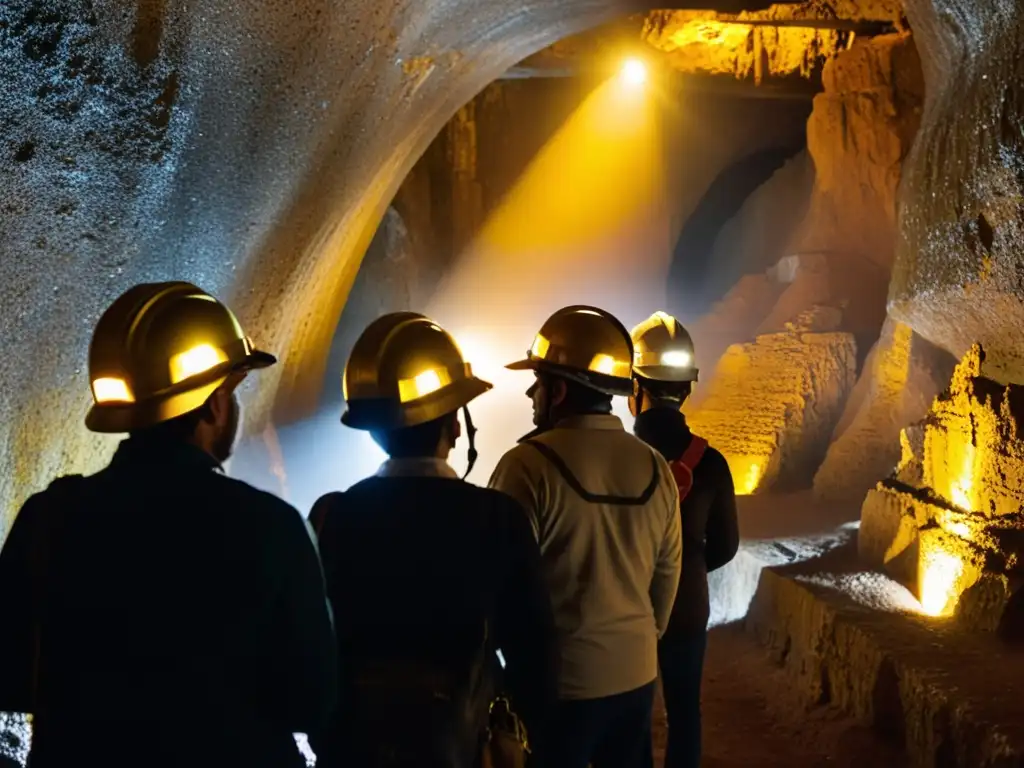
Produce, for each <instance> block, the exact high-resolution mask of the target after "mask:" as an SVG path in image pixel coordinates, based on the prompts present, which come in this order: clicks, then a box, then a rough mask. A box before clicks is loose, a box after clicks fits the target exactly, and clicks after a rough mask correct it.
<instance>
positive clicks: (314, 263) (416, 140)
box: [0, 0, 646, 532]
mask: <svg viewBox="0 0 1024 768" xmlns="http://www.w3.org/2000/svg"><path fill="white" fill-rule="evenodd" d="M645 8H646V6H645V5H644V4H643V3H632V2H621V0H598V1H597V2H593V1H590V0H571V1H570V2H556V1H555V0H542V1H541V2H533V3H531V4H530V5H529V6H528V7H525V8H524V7H519V6H515V5H509V4H508V3H506V2H503V1H502V0H483V1H481V0H456V1H455V2H446V3H443V4H442V3H423V2H413V1H412V0H406V1H404V2H393V3H387V4H383V3H365V4H357V5H353V4H351V3H345V2H340V1H337V0H308V1H307V2H302V3H299V4H298V5H297V4H296V3H293V2H289V3H264V4H259V5H258V6H255V5H254V6H253V7H251V8H247V7H243V6H240V5H239V4H237V3H228V2H224V1H223V0H201V2H200V3H198V4H197V5H193V6H190V7H188V8H186V7H185V6H184V5H182V4H178V3H174V2H168V3H166V4H165V5H164V10H165V16H164V18H163V23H162V24H160V25H159V27H160V35H159V43H158V44H157V45H156V46H155V48H148V49H147V53H146V55H145V56H144V57H143V60H142V61H139V60H136V58H135V57H134V56H133V55H132V52H133V51H134V50H135V47H136V46H135V42H136V36H135V32H134V30H135V24H134V20H135V17H136V14H137V4H136V3H132V2H127V1H124V2H118V3H115V4H112V5H110V6H103V7H100V8H93V6H92V4H91V3H89V2H87V1H86V0H72V2H67V3H57V2H56V0H52V1H51V0H17V1H16V2H14V3H8V4H4V7H3V9H2V10H0V15H2V17H3V21H4V22H5V25H4V27H3V29H4V36H3V37H2V38H0V54H2V60H3V61H4V63H5V68H6V70H7V71H9V72H11V73H12V79H11V82H12V83H15V85H16V92H15V93H13V94H10V93H9V94H6V95H5V97H4V98H2V99H0V118H2V119H3V121H4V122H5V123H7V124H9V125H10V126H12V127H13V130H12V131H11V132H10V134H9V135H8V136H7V137H6V142H5V152H6V151H7V150H8V149H9V150H10V153H11V155H12V156H14V155H17V156H18V157H19V158H24V160H23V161H22V162H17V163H6V164H4V166H3V169H2V171H0V174H2V176H0V184H2V186H3V188H4V189H5V192H8V193H9V199H10V200H11V201H12V202H11V205H10V206H5V207H4V209H3V210H2V211H0V216H3V219H4V221H3V224H4V227H3V229H4V231H5V242H4V249H5V257H4V258H3V260H2V262H0V285H2V286H3V287H2V288H0V298H2V301H0V327H2V328H3V329H4V336H5V347H7V348H11V349H20V350H33V353H32V354H33V365H32V366H25V365H23V364H21V363H23V360H24V358H23V357H21V356H19V359H18V360H13V359H12V360H11V362H10V364H9V365H8V367H7V369H6V371H5V373H6V381H7V385H6V387H5V392H4V395H3V396H2V399H0V417H2V423H4V424H5V428H4V430H3V432H2V433H0V460H2V462H3V464H4V466H5V470H6V471H5V472H4V473H2V474H0V531H3V532H6V530H7V528H8V525H9V523H10V521H11V520H12V519H13V515H14V514H15V513H16V511H17V509H18V507H19V506H20V504H21V503H22V502H23V501H24V500H25V498H26V497H27V496H28V495H30V494H31V493H33V492H35V491H37V490H40V489H41V488H42V487H43V486H44V485H45V483H46V481H47V478H49V477H52V476H53V475H55V474H58V473H61V472H69V471H70V472H75V471H78V472H81V471H86V472H89V471H93V470H95V469H96V468H98V467H99V466H101V465H102V464H103V463H104V462H105V460H106V457H107V456H109V454H110V452H111V451H112V449H113V445H114V443H113V441H112V440H110V439H109V438H100V437H97V436H94V435H90V434H89V433H87V432H86V431H85V429H84V427H83V426H80V420H79V419H77V418H76V417H75V416H76V415H77V414H79V413H84V410H85V407H86V404H87V402H88V386H87V381H86V372H85V350H86V349H87V348H88V344H89V338H90V335H91V328H92V324H93V323H94V322H95V320H96V319H97V318H98V316H99V314H100V312H101V311H102V310H103V308H104V307H105V306H107V305H108V304H109V303H110V302H111V301H112V300H113V299H114V298H115V297H116V296H117V295H118V294H120V293H121V292H123V291H124V290H125V289H126V288H127V287H128V286H130V285H132V284H135V283H138V282H149V281H155V280H165V279H171V278H175V279H188V280H192V281H194V282H197V283H199V284H201V285H203V286H204V287H205V288H207V289H208V290H210V291H212V292H214V293H215V294H217V295H219V296H221V297H223V298H225V299H227V300H228V301H229V302H231V303H232V304H233V305H234V306H235V308H236V309H237V311H238V314H239V315H240V317H241V318H242V321H243V324H244V325H245V326H246V328H247V330H248V332H249V333H250V334H251V335H252V336H253V337H255V338H258V339H259V340H260V342H261V343H262V344H264V345H266V346H268V347H270V348H272V349H274V350H275V351H277V352H278V353H279V355H280V359H281V363H280V364H279V365H278V366H277V367H276V368H275V369H272V370H271V371H269V372H267V375H265V376H262V377H260V379H259V380H258V381H253V382H252V383H247V388H246V392H245V399H246V402H247V405H248V409H247V420H246V421H247V427H248V428H249V431H250V433H252V432H253V431H254V430H257V429H259V428H260V427H262V426H263V425H264V424H266V423H268V421H269V419H270V418H271V417H273V418H274V419H279V420H282V421H287V420H289V419H293V418H296V417H297V416H299V415H301V414H303V413H308V412H309V411H310V409H312V408H313V407H314V406H315V403H316V400H317V398H318V396H319V394H320V391H321V385H322V378H323V371H324V367H325V364H326V360H327V355H328V350H329V345H330V340H331V337H332V335H333V332H334V329H335V327H336V325H337V320H338V317H339V316H340V312H341V308H342V306H343V305H344V301H345V298H346V295H347V292H348V290H349V287H350V286H351V283H352V281H353V279H354V277H355V273H356V270H357V269H358V265H359V260H360V258H361V256H362V254H363V253H364V252H365V250H366V247H367V245H368V244H369V241H370V238H371V237H372V234H373V232H374V229H375V228H376V225H377V224H378V223H379V221H380V219H381V217H382V216H383V214H384V211H385V210H386V207H387V204H388V202H389V201H390V200H391V198H392V196H393V195H394V192H395V190H396V189H397V186H398V184H399V183H400V182H401V180H402V178H404V176H405V174H406V173H407V172H408V170H409V168H410V167H411V166H412V164H413V163H414V162H415V160H416V159H417V158H418V157H419V156H420V155H421V154H422V152H423V151H424V149H425V148H426V146H427V145H428V143H429V142H430V140H431V139H432V138H433V136H434V135H436V133H437V132H438V130H440V128H441V127H442V126H443V125H444V123H445V122H446V121H447V120H448V119H449V118H450V117H451V116H452V115H453V114H454V113H455V111H456V110H457V109H458V108H459V107H460V106H461V105H462V104H464V103H466V102H467V101H468V100H469V99H470V98H472V96H473V95H474V94H476V93H478V92H479V91H480V90H481V89H482V88H483V87H484V86H485V85H486V84H487V83H488V82H490V81H492V80H494V79H495V78H496V77H497V76H498V75H500V74H501V73H502V72H503V71H504V70H505V69H507V68H508V67H509V66H511V65H512V64H514V63H515V62H516V61H518V60H521V59H523V58H525V57H526V56H528V55H530V54H531V53H534V52H536V51H538V50H540V49H542V48H543V47H545V46H546V45H548V44H550V43H552V42H554V41H555V40H557V39H559V38H561V37H565V36H568V35H571V34H574V33H577V32H580V31H583V30H585V29H587V28H590V27H593V26H596V25H598V24H600V23H602V22H605V21H607V20H610V19H612V18H615V17H617V16H622V15H625V14H627V13H630V12H636V11H642V10H644V9H645ZM200 20H202V21H200ZM152 22H153V20H152V19H151V18H149V19H146V20H144V23H145V24H146V25H151V24H152ZM44 23H45V24H46V25H48V26H47V27H46V28H45V29H40V28H38V25H40V24H44ZM40 34H42V35H43V36H44V37H46V40H49V41H50V43H47V46H46V47H45V49H39V50H37V48H38V47H33V46H31V45H29V42H31V41H32V40H34V39H35V38H36V37H39V36H40ZM51 43H52V44H51ZM154 50H156V51H157V53H156V55H155V57H153V56H152V54H153V51H154ZM40 51H41V53H40ZM81 62H85V64H88V65H89V66H92V67H94V71H87V70H88V68H86V70H81V69H80V66H81ZM76 67H79V69H76ZM172 75H173V77H174V82H175V83H176V89H175V93H174V102H173V104H172V105H171V107H170V111H169V114H167V115H165V116H164V118H165V119H166V121H167V124H166V129H165V130H164V132H163V134H162V138H161V141H162V143H161V144H160V152H159V153H156V152H149V151H148V149H147V146H148V145H145V143H141V144H140V143H138V142H136V143H134V144H131V143H128V144H125V143H124V142H125V141H128V142H132V141H135V137H136V136H140V137H143V140H148V139H145V137H147V136H149V135H150V134H151V127H147V126H149V124H148V123H147V122H146V120H147V118H146V115H147V114H148V112H147V109H148V107H147V106H146V105H147V104H149V103H151V102H150V100H151V99H158V98H159V96H160V94H161V92H162V91H163V90H164V89H162V88H159V87H158V86H159V84H160V83H161V82H163V79H165V78H169V77H171V76H172ZM54 78H62V79H61V82H62V83H64V84H66V85H67V88H64V89H63V91H62V92H61V93H58V94H54V93H52V92H49V91H42V92H41V91H40V89H41V88H43V86H44V85H46V84H47V83H48V82H50V81H51V80H52V79H54ZM154 78H155V79H154ZM150 80H152V81H153V82H150ZM122 87H123V89H124V97H123V98H122V99H121V100H120V101H119V102H116V103H114V104H113V105H112V106H108V105H107V104H106V103H105V102H104V99H108V94H109V93H110V89H111V88H122ZM104 88H106V89H107V90H104ZM133 89H134V90H133ZM69 95H70V97H72V98H73V101H72V102H67V103H65V102H66V99H67V98H68V97H69ZM153 103H155V102H153ZM40 107H46V109H40ZM51 107H52V109H51ZM97 114H99V115H106V118H105V119H104V120H103V121H102V125H98V126H96V127H92V126H91V125H89V124H88V122H87V121H89V120H92V121H93V122H95V119H96V115H97ZM140 116H141V117H140ZM140 120H141V122H140ZM103 137H108V138H110V139H111V141H110V142H107V143H106V144H104V143H103V141H99V140H100V139H103ZM28 141H31V143H32V147H33V151H32V152H26V151H22V149H23V147H25V146H27V145H26V142H28ZM98 141H99V146H98V145H97V142H98ZM8 144H9V145H10V146H9V147H8V146H7V145H8ZM126 147H127V148H129V149H131V150H132V151H126ZM136 149H138V151H135V150H136ZM69 195H70V196H72V197H73V198H74V205H73V206H72V207H71V208H67V207H66V198H68V197H69ZM52 211H57V212H58V213H57V218H56V219H54V218H53V214H52V213H47V212H52ZM55 224H56V226H55ZM86 236H87V237H86ZM51 275H52V276H53V277H52V280H47V279H45V278H44V276H51ZM39 339H49V340H58V339H59V343H57V344H51V345H48V346H46V347H45V348H37V346H38V345H37V344H36V343H35V341H36V340H39ZM69 417H70V418H69ZM69 422H70V424H72V425H73V426H70V427H69Z"/></svg>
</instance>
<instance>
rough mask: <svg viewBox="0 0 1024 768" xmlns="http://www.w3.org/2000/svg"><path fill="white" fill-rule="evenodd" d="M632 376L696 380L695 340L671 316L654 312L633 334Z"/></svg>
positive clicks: (653, 378)
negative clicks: (633, 374)
mask: <svg viewBox="0 0 1024 768" xmlns="http://www.w3.org/2000/svg"><path fill="white" fill-rule="evenodd" d="M630 335H631V336H632V337H633V373H635V374H636V375H637V376H639V377H640V378H643V379H652V380H654V381H696V380H697V368H696V366H695V363H696V360H695V359H694V354H693V339H691V338H690V334H689V333H687V331H686V329H685V328H684V327H683V326H682V324H680V323H679V321H678V320H676V319H675V318H674V317H672V315H669V314H666V313H665V312H655V313H654V314H653V315H651V316H650V317H649V318H647V319H646V320H644V321H643V322H642V323H640V324H639V325H638V326H636V328H634V329H633V332H632V333H631V334H630Z"/></svg>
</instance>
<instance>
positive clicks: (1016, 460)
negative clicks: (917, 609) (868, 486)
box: [859, 346, 1024, 629]
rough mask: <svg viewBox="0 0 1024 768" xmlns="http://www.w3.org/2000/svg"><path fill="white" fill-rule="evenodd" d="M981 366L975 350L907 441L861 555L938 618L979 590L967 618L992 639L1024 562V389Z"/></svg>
mask: <svg viewBox="0 0 1024 768" xmlns="http://www.w3.org/2000/svg"><path fill="white" fill-rule="evenodd" d="M983 360H984V354H983V352H982V350H981V348H980V347H979V346H974V347H973V348H972V349H971V350H970V351H969V352H968V354H967V355H966V356H965V357H964V359H963V361H962V362H961V363H960V364H959V365H958V366H957V367H956V370H955V371H954V373H953V378H952V381H951V383H950V385H949V388H948V389H947V390H946V391H945V392H944V393H943V394H942V395H941V396H939V397H938V398H936V399H935V402H934V404H933V406H932V408H931V410H930V411H929V413H928V415H927V417H926V418H925V420H924V421H923V422H920V423H919V424H917V425H915V426H913V427H911V428H908V429H905V430H904V431H903V433H902V434H901V445H902V455H901V458H900V462H899V465H898V466H897V468H896V470H895V472H894V473H893V474H892V475H891V476H890V477H889V478H888V479H886V480H885V481H884V482H882V483H879V485H878V487H877V488H876V489H875V490H873V491H871V492H870V493H869V494H868V496H867V498H866V499H865V501H864V506H863V509H862V512H861V527H860V537H859V548H860V552H861V556H862V557H863V558H865V559H866V560H867V562H869V563H870V564H872V565H876V566H878V567H883V568H885V569H886V570H887V571H888V572H889V573H890V574H892V575H893V576H894V577H895V578H897V579H898V580H900V581H902V582H903V583H904V584H906V585H908V586H909V587H910V588H911V589H912V590H914V591H915V592H916V593H917V595H918V597H919V599H920V600H921V603H922V606H923V607H924V609H925V611H926V612H928V613H931V614H933V615H946V614H950V613H953V612H954V611H955V610H957V609H958V603H959V602H960V598H961V595H963V594H965V593H966V592H967V591H968V590H971V592H970V593H969V594H968V595H967V598H968V599H967V602H966V604H965V606H964V607H963V609H962V613H964V614H965V617H966V618H968V619H969V621H970V622H973V623H974V625H975V626H984V627H986V628H989V629H994V628H995V627H996V626H997V625H998V622H999V619H1000V615H1001V611H1002V609H1003V607H1004V606H1005V602H1006V600H1007V598H1008V597H1009V592H1010V586H1011V582H1010V578H1012V577H1014V575H1015V574H1017V575H1019V572H1020V568H1021V566H1022V561H1021V557H1022V555H1024V514H1022V512H1021V510H1022V508H1024V430H1022V429H1021V427H1022V425H1024V387H1021V386H1018V385H1009V386H1004V385H1001V384H999V383H998V382H996V381H993V380H992V379H989V378H985V377H983V376H982V375H981V370H982V362H983ZM975 587H977V588H976V589H972V588H975ZM996 587H999V589H995V588H996ZM994 589H995V593H996V594H995V595H993V590H994ZM1000 595H1001V597H999V596H1000ZM997 597H998V598H999V599H996V598H997ZM986 606H987V607H986Z"/></svg>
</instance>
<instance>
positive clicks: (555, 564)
mask: <svg viewBox="0 0 1024 768" xmlns="http://www.w3.org/2000/svg"><path fill="white" fill-rule="evenodd" d="M563 470H567V472H566V473H564V472H563ZM524 479H526V480H528V483H523V480H524ZM491 482H492V486H493V487H495V488H498V489H502V490H506V491H507V492H509V493H513V494H515V495H516V497H517V499H518V500H519V501H520V503H522V504H523V505H524V506H525V507H526V509H527V510H528V512H529V514H530V516H531V520H532V523H533V525H534V526H535V532H536V535H537V539H538V542H539V544H540V549H541V553H542V556H543V559H544V567H545V575H546V577H547V582H548V587H549V589H550V591H551V599H552V605H553V607H554V610H555V621H556V625H557V627H558V631H559V642H560V646H561V652H562V677H561V685H560V695H561V697H562V698H565V699H595V698H601V697H605V696H611V695H614V694H618V693H622V692H624V691H628V690H631V689H634V688H638V687H640V686H642V685H644V684H646V683H649V682H650V681H651V680H653V679H654V678H655V677H657V674H658V673H657V639H658V636H659V634H661V632H663V631H664V630H665V629H666V627H667V624H668V615H669V609H670V608H671V605H672V598H673V596H674V588H670V585H671V584H672V582H673V576H674V577H675V578H678V570H677V569H678V561H675V562H673V554H672V553H671V552H667V551H666V540H668V541H669V542H670V544H669V546H671V541H672V539H671V532H672V529H673V526H674V520H673V518H675V517H676V516H677V514H678V513H677V507H676V503H675V486H674V483H673V481H672V474H671V471H670V470H669V468H668V465H667V464H666V463H665V461H664V460H663V459H662V458H661V457H660V456H658V455H657V454H656V453H655V452H654V451H652V450H651V449H650V448H648V447H647V446H646V445H644V444H643V442H641V441H640V440H638V439H637V438H635V437H634V436H633V435H631V434H629V433H628V432H626V431H625V430H624V429H623V427H622V422H621V421H620V420H619V418H618V417H616V416H613V415H610V414H588V415H579V416H573V417H568V418H565V419H563V420H561V421H560V422H559V423H558V424H557V425H556V426H555V428H553V429H550V430H547V431H545V432H542V433H541V434H539V435H537V436H535V437H532V438H530V439H529V440H527V441H525V442H523V443H521V444H520V445H519V446H517V447H516V448H514V449H512V451H510V452H509V453H507V454H506V455H505V456H504V457H503V458H502V460H501V463H500V464H499V465H498V467H497V469H496V470H495V473H494V477H493V479H492V481H491ZM577 485H578V488H577V487H575V486H577ZM580 490H582V491H584V493H585V494H587V495H586V496H584V495H582V494H581V493H580ZM524 492H525V493H527V494H528V496H527V497H526V498H524V497H523V495H524ZM675 527H676V531H677V532H678V526H677V525H676V526H675ZM676 535H678V533H677V534H676ZM675 554H676V555H677V554H678V552H676V553H675ZM661 574H663V575H664V576H665V577H666V578H659V575H661ZM652 587H653V589H654V593H653V595H652ZM652 597H653V601H652Z"/></svg>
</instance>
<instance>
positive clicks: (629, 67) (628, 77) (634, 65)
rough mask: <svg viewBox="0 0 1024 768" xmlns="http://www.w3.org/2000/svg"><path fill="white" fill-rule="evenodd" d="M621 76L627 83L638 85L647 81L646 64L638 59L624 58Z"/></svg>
mask: <svg viewBox="0 0 1024 768" xmlns="http://www.w3.org/2000/svg"><path fill="white" fill-rule="evenodd" d="M621 76H622V81H623V82H624V83H626V84H627V85H632V86H634V87H639V86H641V85H643V84H644V83H646V82H647V65H645V64H644V63H643V62H642V61H640V59H626V61H625V62H623V64H622V73H621Z"/></svg>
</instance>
